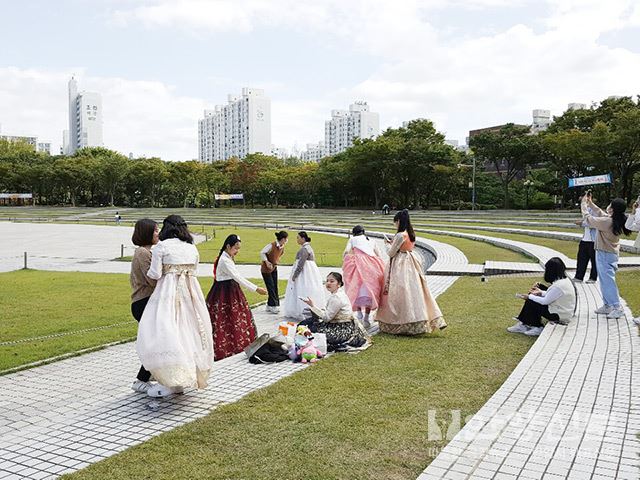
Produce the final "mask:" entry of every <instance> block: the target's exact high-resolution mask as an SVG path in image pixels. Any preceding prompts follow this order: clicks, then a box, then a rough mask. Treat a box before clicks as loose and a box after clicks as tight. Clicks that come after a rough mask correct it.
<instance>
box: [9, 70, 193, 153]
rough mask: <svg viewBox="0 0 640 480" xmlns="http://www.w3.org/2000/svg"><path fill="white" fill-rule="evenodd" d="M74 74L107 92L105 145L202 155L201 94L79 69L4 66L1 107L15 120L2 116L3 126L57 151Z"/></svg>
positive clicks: (104, 99) (88, 88) (83, 85)
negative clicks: (189, 94) (199, 139)
mask: <svg viewBox="0 0 640 480" xmlns="http://www.w3.org/2000/svg"><path fill="white" fill-rule="evenodd" d="M72 74H76V78H77V79H78V83H79V88H80V90H86V91H96V92H100V94H101V95H102V104H103V113H104V124H103V133H104V143H105V146H107V147H109V148H113V149H115V150H118V151H120V152H122V153H124V154H127V155H128V154H129V152H132V153H133V154H134V155H136V156H138V155H145V156H148V157H149V156H161V157H162V158H165V159H168V160H189V159H193V158H197V156H198V150H197V120H198V118H200V116H201V115H202V110H203V107H204V102H203V101H202V100H201V99H197V98H190V97H184V96H180V95H177V94H176V93H175V91H174V89H173V88H172V87H170V86H167V85H165V84H163V83H161V82H153V81H134V80H127V79H123V78H103V77H93V76H89V75H86V74H85V72H84V71H83V69H80V68H76V69H70V70H64V71H49V70H36V69H26V70H24V69H19V68H15V67H8V68H0V106H2V109H1V110H2V111H3V112H11V116H10V121H7V120H4V119H3V120H4V123H3V125H2V131H3V132H5V133H7V134H20V135H21V134H30V135H37V136H38V137H39V138H40V139H41V141H51V142H52V143H53V151H52V153H57V152H58V150H59V146H60V143H61V139H62V130H64V129H66V128H68V126H67V115H68V113H67V112H68V104H67V82H68V80H69V78H70V76H71V75H72ZM5 118H6V117H5Z"/></svg>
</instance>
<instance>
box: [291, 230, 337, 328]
mask: <svg viewBox="0 0 640 480" xmlns="http://www.w3.org/2000/svg"><path fill="white" fill-rule="evenodd" d="M296 241H297V242H298V245H300V250H298V253H297V254H296V259H295V261H294V262H293V267H292V268H291V275H290V277H289V283H288V284H287V291H286V293H285V295H284V302H283V307H282V311H283V314H284V316H285V317H286V318H290V319H293V320H295V321H298V320H301V319H302V316H303V315H302V312H303V310H304V309H305V308H307V305H306V304H305V303H304V301H303V300H301V299H302V298H304V299H307V298H310V299H312V300H313V301H314V302H315V304H316V305H324V302H325V297H326V295H325V289H324V287H323V286H322V275H321V274H320V270H319V269H318V265H316V258H315V253H314V252H313V249H312V248H311V237H310V236H309V235H307V232H304V231H302V232H300V233H298V236H297V237H296Z"/></svg>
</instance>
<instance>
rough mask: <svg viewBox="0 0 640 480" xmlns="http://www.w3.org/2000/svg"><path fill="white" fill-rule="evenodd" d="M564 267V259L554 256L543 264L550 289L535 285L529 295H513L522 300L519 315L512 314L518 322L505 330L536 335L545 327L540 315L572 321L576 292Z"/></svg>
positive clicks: (557, 320)
mask: <svg viewBox="0 0 640 480" xmlns="http://www.w3.org/2000/svg"><path fill="white" fill-rule="evenodd" d="M566 270H567V267H566V266H565V264H564V262H563V261H562V260H561V259H560V258H558V257H553V258H551V259H549V261H548V262H547V263H546V264H545V266H544V280H545V282H548V283H550V284H551V285H550V286H549V288H548V289H547V288H546V287H545V286H544V285H541V284H536V285H534V286H533V287H532V288H531V290H529V293H528V294H516V296H517V297H518V298H521V299H523V300H524V301H525V302H524V305H523V306H522V310H521V311H520V313H519V314H518V316H517V317H514V319H515V320H517V323H516V324H515V325H513V326H512V327H509V328H507V331H508V332H511V333H524V334H525V335H528V336H531V337H537V336H538V335H540V334H541V333H542V330H543V329H544V326H543V325H542V317H544V318H546V319H547V320H549V321H550V322H553V323H561V324H567V323H568V322H569V320H571V318H572V317H573V314H574V310H575V306H576V293H575V289H574V287H573V283H571V280H570V279H569V278H568V277H567V274H566Z"/></svg>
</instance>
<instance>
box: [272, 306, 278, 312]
mask: <svg viewBox="0 0 640 480" xmlns="http://www.w3.org/2000/svg"><path fill="white" fill-rule="evenodd" d="M271 313H280V307H271Z"/></svg>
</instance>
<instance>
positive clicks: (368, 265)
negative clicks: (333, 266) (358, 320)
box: [342, 248, 384, 310]
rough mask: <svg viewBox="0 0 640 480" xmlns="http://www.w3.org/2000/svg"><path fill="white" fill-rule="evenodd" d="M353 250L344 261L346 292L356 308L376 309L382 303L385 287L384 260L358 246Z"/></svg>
mask: <svg viewBox="0 0 640 480" xmlns="http://www.w3.org/2000/svg"><path fill="white" fill-rule="evenodd" d="M353 252H354V253H352V254H349V255H346V256H345V257H344V261H343V262H342V275H343V278H344V290H345V293H346V294H347V297H349V300H351V306H352V307H353V309H354V310H358V309H359V308H370V309H371V310H375V309H377V308H378V307H379V305H380V297H381V296H382V290H383V288H384V261H383V260H382V259H381V258H379V257H376V256H373V257H372V256H370V255H367V254H366V253H364V252H362V251H361V250H358V249H357V248H354V249H353Z"/></svg>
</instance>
